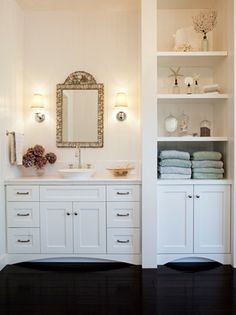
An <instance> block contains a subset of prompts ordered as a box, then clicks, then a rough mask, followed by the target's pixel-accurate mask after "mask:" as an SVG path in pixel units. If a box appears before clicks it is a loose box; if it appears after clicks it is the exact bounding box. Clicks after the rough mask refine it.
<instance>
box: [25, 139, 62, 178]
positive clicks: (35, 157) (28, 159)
mask: <svg viewBox="0 0 236 315" xmlns="http://www.w3.org/2000/svg"><path fill="white" fill-rule="evenodd" d="M56 160H57V156H56V154H55V153H52V152H49V153H46V154H45V149H44V147H43V146H42V145H39V144H36V145H35V146H34V147H32V148H29V149H28V150H27V152H26V153H25V154H24V155H23V159H22V164H23V166H24V167H26V168H29V167H35V169H36V173H37V175H42V174H43V173H44V167H45V165H46V164H47V163H49V164H54V163H55V162H56Z"/></svg>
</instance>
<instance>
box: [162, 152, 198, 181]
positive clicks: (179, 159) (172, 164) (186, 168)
mask: <svg viewBox="0 0 236 315" xmlns="http://www.w3.org/2000/svg"><path fill="white" fill-rule="evenodd" d="M191 174H192V171H191V161H190V154H189V153H188V152H183V151H176V150H164V151H161V153H160V156H159V178H161V179H190V178H191Z"/></svg>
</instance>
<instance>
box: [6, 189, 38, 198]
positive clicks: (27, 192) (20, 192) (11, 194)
mask: <svg viewBox="0 0 236 315" xmlns="http://www.w3.org/2000/svg"><path fill="white" fill-rule="evenodd" d="M7 201H39V187H38V186H7Z"/></svg>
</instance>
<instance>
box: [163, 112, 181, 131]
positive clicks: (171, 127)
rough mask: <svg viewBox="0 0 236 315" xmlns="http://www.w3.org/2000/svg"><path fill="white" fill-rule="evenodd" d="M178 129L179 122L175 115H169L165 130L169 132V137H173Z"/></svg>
mask: <svg viewBox="0 0 236 315" xmlns="http://www.w3.org/2000/svg"><path fill="white" fill-rule="evenodd" d="M177 127H178V120H177V118H175V117H174V116H173V115H171V114H170V115H169V116H168V117H166V119H165V129H166V131H167V132H168V136H171V135H172V134H173V133H174V132H175V131H176V130H177Z"/></svg>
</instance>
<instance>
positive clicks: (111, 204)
mask: <svg viewBox="0 0 236 315" xmlns="http://www.w3.org/2000/svg"><path fill="white" fill-rule="evenodd" d="M139 208H140V186H135V185H132V186H131V185H130V186H125V185H124V186H115V185H113V186H108V187H107V252H108V253H112V254H121V253H123V254H124V253H125V254H139V253H140V209H139Z"/></svg>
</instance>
